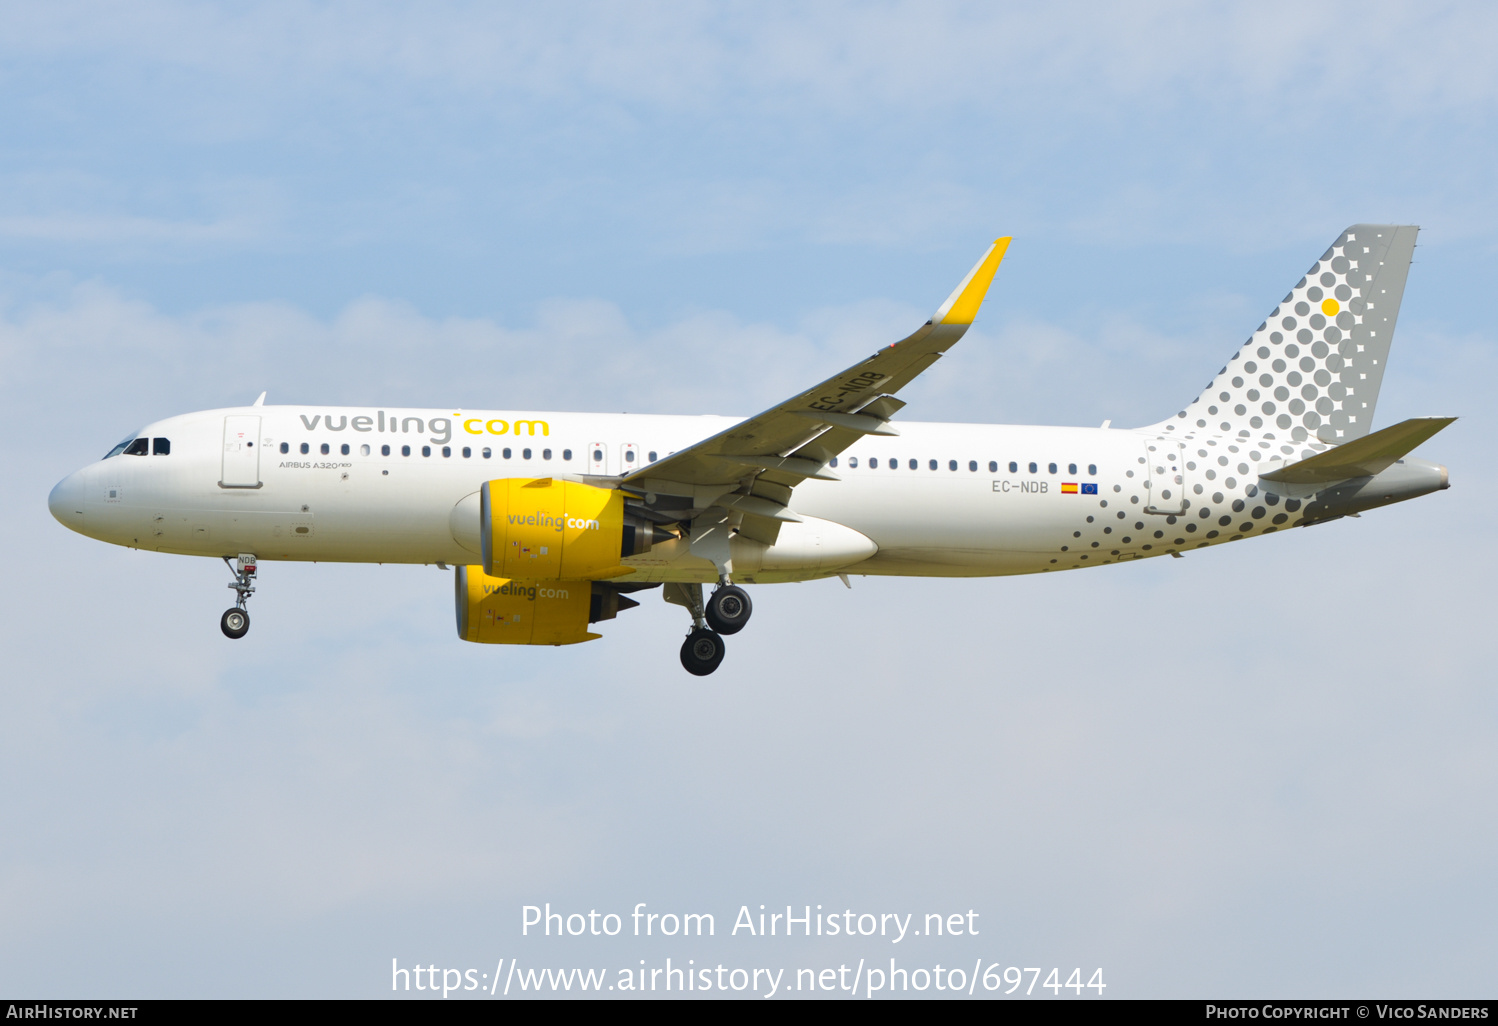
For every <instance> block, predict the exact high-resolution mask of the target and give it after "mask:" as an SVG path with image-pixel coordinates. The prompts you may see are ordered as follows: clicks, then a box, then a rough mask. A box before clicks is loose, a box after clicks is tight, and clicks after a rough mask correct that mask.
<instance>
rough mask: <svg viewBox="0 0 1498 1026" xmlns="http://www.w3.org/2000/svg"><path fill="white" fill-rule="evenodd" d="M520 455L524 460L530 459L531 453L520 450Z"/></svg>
mask: <svg viewBox="0 0 1498 1026" xmlns="http://www.w3.org/2000/svg"><path fill="white" fill-rule="evenodd" d="M520 455H521V456H523V457H524V458H525V459H530V458H531V451H530V450H529V449H521V450H520Z"/></svg>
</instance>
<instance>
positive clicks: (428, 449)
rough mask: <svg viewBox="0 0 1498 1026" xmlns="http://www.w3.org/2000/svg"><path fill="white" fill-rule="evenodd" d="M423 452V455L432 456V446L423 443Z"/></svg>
mask: <svg viewBox="0 0 1498 1026" xmlns="http://www.w3.org/2000/svg"><path fill="white" fill-rule="evenodd" d="M421 454H422V455H423V456H430V455H431V454H432V447H431V446H430V445H423V446H422V447H421Z"/></svg>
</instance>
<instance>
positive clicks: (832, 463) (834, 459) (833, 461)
mask: <svg viewBox="0 0 1498 1026" xmlns="http://www.w3.org/2000/svg"><path fill="white" fill-rule="evenodd" d="M650 458H651V459H655V453H651V454H650ZM827 465H828V466H829V467H835V466H837V457H836V456H834V457H832V459H830V460H828V461H827Z"/></svg>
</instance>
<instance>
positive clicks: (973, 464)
mask: <svg viewBox="0 0 1498 1026" xmlns="http://www.w3.org/2000/svg"><path fill="white" fill-rule="evenodd" d="M967 469H969V470H971V471H972V472H973V473H974V474H976V473H977V472H978V461H977V460H968V461H967Z"/></svg>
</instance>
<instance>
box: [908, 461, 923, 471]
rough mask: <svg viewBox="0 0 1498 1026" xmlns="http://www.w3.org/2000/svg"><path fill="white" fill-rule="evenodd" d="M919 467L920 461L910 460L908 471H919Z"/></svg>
mask: <svg viewBox="0 0 1498 1026" xmlns="http://www.w3.org/2000/svg"><path fill="white" fill-rule="evenodd" d="M920 467H921V461H920V460H911V461H910V469H911V470H919V469H920Z"/></svg>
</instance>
